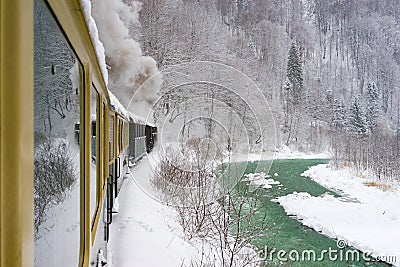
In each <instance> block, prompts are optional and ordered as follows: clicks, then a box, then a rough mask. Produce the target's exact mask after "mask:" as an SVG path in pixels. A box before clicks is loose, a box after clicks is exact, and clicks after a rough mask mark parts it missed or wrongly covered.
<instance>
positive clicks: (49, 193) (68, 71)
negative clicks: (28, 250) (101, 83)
mask: <svg viewBox="0 0 400 267" xmlns="http://www.w3.org/2000/svg"><path fill="white" fill-rule="evenodd" d="M81 69H82V66H81V64H80V63H79V61H78V60H77V58H76V56H75V54H74V52H73V51H72V49H71V48H70V46H69V45H68V42H67V41H66V39H65V37H64V36H63V33H62V31H61V30H60V28H59V27H58V25H57V23H56V21H55V19H54V18H53V16H52V14H51V12H50V11H49V9H48V7H47V6H46V4H45V3H44V2H43V1H42V0H35V1H34V230H35V247H34V256H35V266H77V265H78V262H79V248H80V238H79V236H80V216H79V215H80V205H79V203H80V189H79V187H80V160H81V159H80V146H79V143H78V140H77V138H76V137H80V138H79V141H80V143H81V145H82V144H83V143H84V142H83V141H82V139H83V138H82V134H80V131H81V130H82V129H83V128H84V127H79V121H80V106H79V105H80V104H79V103H80V101H79V99H80V90H81V84H82V80H83V79H82V77H81V75H80V73H82V72H81Z"/></svg>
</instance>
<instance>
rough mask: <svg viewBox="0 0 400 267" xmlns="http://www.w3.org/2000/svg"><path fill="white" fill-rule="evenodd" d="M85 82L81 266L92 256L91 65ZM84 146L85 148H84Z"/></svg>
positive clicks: (81, 136)
mask: <svg viewBox="0 0 400 267" xmlns="http://www.w3.org/2000/svg"><path fill="white" fill-rule="evenodd" d="M83 73H84V77H85V80H84V81H83V83H82V90H81V120H80V124H81V125H83V127H81V131H80V140H84V142H81V182H80V185H81V188H80V190H81V201H80V215H81V216H80V218H81V220H80V233H81V235H80V253H79V255H80V260H79V266H88V265H89V255H90V167H89V166H90V142H91V140H90V135H91V130H90V129H91V128H90V127H91V118H90V93H91V81H90V75H89V65H88V64H87V63H85V64H83ZM82 146H83V147H82Z"/></svg>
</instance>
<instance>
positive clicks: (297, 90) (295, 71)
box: [286, 43, 304, 107]
mask: <svg viewBox="0 0 400 267" xmlns="http://www.w3.org/2000/svg"><path fill="white" fill-rule="evenodd" d="M286 73H287V83H286V90H288V91H289V93H288V101H289V102H291V104H292V105H293V106H294V107H297V106H298V105H299V104H300V103H301V101H302V99H303V96H304V85H303V70H302V66H301V60H300V57H299V52H298V50H297V48H296V45H295V44H294V43H292V45H291V46H290V50H289V56H288V61H287V67H286Z"/></svg>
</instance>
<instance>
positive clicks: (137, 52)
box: [92, 0, 161, 116]
mask: <svg viewBox="0 0 400 267" xmlns="http://www.w3.org/2000/svg"><path fill="white" fill-rule="evenodd" d="M140 8H141V3H139V2H136V1H135V2H132V3H131V4H129V5H127V4H125V3H124V2H123V1H122V0H96V1H94V2H93V10H92V11H93V16H94V19H95V21H96V24H97V27H98V28H99V36H100V40H101V41H102V43H103V45H104V48H105V54H106V62H107V65H108V66H109V82H108V87H109V89H110V90H111V91H112V92H113V93H114V94H115V95H116V96H117V97H118V99H119V100H120V101H121V103H122V104H123V105H124V106H125V107H126V108H128V109H129V111H131V112H135V113H138V114H139V115H141V116H147V113H148V110H145V109H146V107H147V109H148V108H150V107H151V105H152V104H153V103H154V101H156V99H157V97H158V92H159V89H160V86H161V75H157V77H158V78H156V79H154V78H153V79H151V80H149V81H147V82H146V83H145V84H144V82H145V81H146V80H147V79H148V78H149V77H151V76H152V75H154V74H156V73H158V69H157V65H156V62H155V60H154V59H153V58H151V57H147V56H143V55H142V50H141V49H140V45H139V43H138V42H136V41H135V40H133V39H132V37H131V36H130V33H129V29H128V26H129V25H135V24H136V25H140V22H139V14H138V13H139V11H140ZM142 84H144V85H143V86H142V87H140V86H141V85H142ZM139 87H140V90H139V91H138V88H139ZM135 93H136V95H135V98H134V101H135V102H139V103H140V105H135V103H133V104H131V105H130V106H129V107H127V105H128V103H129V102H130V100H131V99H132V97H133V96H134V94H135ZM137 106H141V108H140V109H139V110H138V109H137V108H135V107H137Z"/></svg>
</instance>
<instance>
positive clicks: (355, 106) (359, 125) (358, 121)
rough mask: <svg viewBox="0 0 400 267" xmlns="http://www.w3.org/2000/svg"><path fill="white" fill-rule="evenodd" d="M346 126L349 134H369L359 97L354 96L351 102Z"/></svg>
mask: <svg viewBox="0 0 400 267" xmlns="http://www.w3.org/2000/svg"><path fill="white" fill-rule="evenodd" d="M346 124H347V131H348V132H349V133H352V134H357V135H360V136H362V135H365V134H366V133H367V123H366V121H365V115H364V111H363V107H362V105H361V102H360V97H359V96H354V97H353V99H352V101H351V104H350V108H349V113H348V117H347V123H346Z"/></svg>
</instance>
